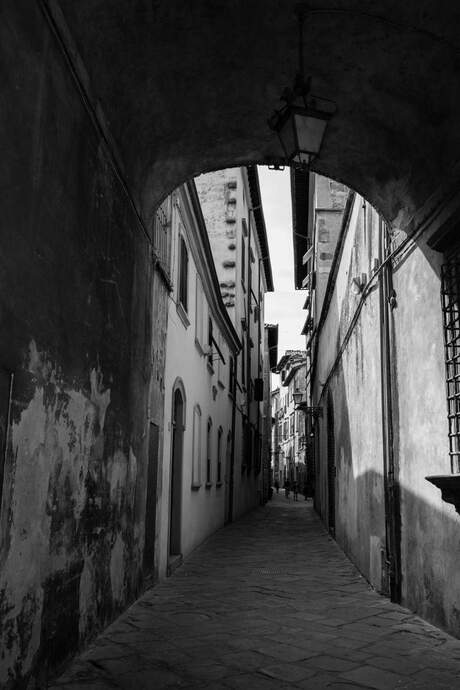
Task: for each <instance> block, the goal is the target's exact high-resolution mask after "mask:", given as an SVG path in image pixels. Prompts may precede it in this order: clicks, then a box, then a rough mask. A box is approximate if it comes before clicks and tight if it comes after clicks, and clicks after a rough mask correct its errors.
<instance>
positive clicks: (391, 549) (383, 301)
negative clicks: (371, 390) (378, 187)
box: [379, 218, 401, 602]
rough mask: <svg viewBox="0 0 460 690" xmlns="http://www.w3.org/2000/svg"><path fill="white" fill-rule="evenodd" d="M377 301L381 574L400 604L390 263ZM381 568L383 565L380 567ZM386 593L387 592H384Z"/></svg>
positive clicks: (384, 237)
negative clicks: (382, 523) (382, 536)
mask: <svg viewBox="0 0 460 690" xmlns="http://www.w3.org/2000/svg"><path fill="white" fill-rule="evenodd" d="M379 239H380V242H379V263H380V264H381V263H382V262H383V261H384V260H385V258H386V257H387V256H388V254H389V246H388V231H387V227H386V224H385V222H384V221H383V219H382V218H379ZM379 286H380V290H379V297H380V365H381V381H382V386H381V389H382V435H383V483H384V501H385V541H386V544H385V573H386V578H385V579H386V589H387V590H388V589H389V594H390V597H391V600H392V601H395V602H399V601H400V600H401V551H400V511H399V489H398V484H397V481H396V479H395V456H394V428H393V393H394V380H393V361H392V329H391V310H392V309H393V308H394V306H395V293H394V290H393V284H392V267H391V261H388V262H387V263H386V264H385V266H384V267H383V269H382V270H381V272H380V276H379ZM382 565H383V564H382ZM387 593H388V591H387Z"/></svg>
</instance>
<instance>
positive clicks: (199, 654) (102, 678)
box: [52, 495, 460, 690]
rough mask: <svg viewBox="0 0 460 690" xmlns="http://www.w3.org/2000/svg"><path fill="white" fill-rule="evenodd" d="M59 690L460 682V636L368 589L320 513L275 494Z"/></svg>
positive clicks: (124, 620) (72, 671)
mask: <svg viewBox="0 0 460 690" xmlns="http://www.w3.org/2000/svg"><path fill="white" fill-rule="evenodd" d="M52 687H53V688H54V689H55V690H57V688H59V689H60V690H73V689H74V688H84V689H85V690H102V689H104V690H105V689H108V688H122V689H123V690H125V689H126V690H131V689H133V690H134V689H136V690H143V689H144V688H149V690H153V689H155V690H156V689H157V688H169V687H173V688H174V687H179V688H213V689H215V690H219V689H224V688H248V690H257V689H258V688H267V690H268V689H270V688H273V689H280V688H308V689H310V688H311V690H321V689H322V688H334V689H336V690H346V689H347V688H377V690H389V689H392V688H398V689H399V688H401V689H403V688H410V689H411V690H412V689H413V690H416V689H417V690H421V689H422V688H423V689H426V690H428V689H429V690H439V689H440V688H444V689H446V688H449V689H451V688H454V689H458V688H460V641H459V640H456V639H454V638H452V637H450V636H449V635H447V634H446V633H444V632H442V631H440V630H438V629H437V628H435V627H433V626H431V625H429V624H427V623H425V622H424V621H423V620H421V619H420V618H418V617H417V616H415V615H413V614H411V613H410V612H409V611H407V610H406V609H404V608H402V607H400V606H396V605H394V604H391V603H390V602H389V601H388V600H387V599H386V598H384V597H382V596H379V595H378V594H376V593H375V592H374V591H372V590H371V589H370V587H369V586H368V584H367V583H366V581H365V580H364V579H363V578H362V577H361V576H360V575H359V573H358V572H357V571H356V569H355V568H354V567H353V566H352V565H351V563H350V562H349V561H348V560H347V558H346V557H345V556H344V555H343V553H342V552H341V551H340V549H339V548H338V546H337V545H336V543H335V542H334V541H333V540H332V539H330V537H329V536H328V535H327V533H326V532H325V530H324V528H323V526H322V524H321V523H320V521H319V520H318V518H317V516H316V514H315V513H314V511H313V509H312V507H311V502H308V503H306V502H305V501H303V499H302V500H301V501H299V502H298V503H294V502H292V499H291V501H290V502H289V501H287V500H286V499H285V498H284V496H281V495H280V496H275V497H274V499H273V500H272V501H271V502H270V503H269V504H268V505H267V506H265V507H264V508H260V509H257V510H255V511H254V512H252V513H251V514H249V515H248V516H246V517H244V518H243V519H241V520H240V521H238V522H237V523H235V524H233V525H230V526H228V527H226V528H224V529H222V530H220V531H219V532H218V533H217V534H215V535H214V536H212V537H211V538H210V539H208V540H207V541H206V543H205V544H204V545H202V546H201V547H199V548H198V549H197V550H196V551H195V552H194V553H193V554H192V555H191V556H190V557H189V558H188V559H187V560H186V561H185V563H184V565H183V566H182V567H181V568H179V569H178V570H176V572H175V574H174V575H173V576H172V577H171V578H169V579H168V580H166V581H165V582H163V583H161V584H159V585H157V586H156V587H154V588H153V589H151V590H149V591H148V592H147V593H146V594H145V595H144V596H142V597H141V598H140V599H139V600H138V601H137V602H136V603H135V604H134V605H133V606H132V607H131V608H130V609H128V611H127V612H126V613H125V614H124V615H123V616H121V617H120V618H119V619H118V620H117V621H116V622H115V623H114V624H113V625H111V626H110V627H109V628H107V630H106V631H105V633H104V634H103V635H101V636H100V637H99V638H98V639H97V640H96V642H95V644H94V645H92V647H91V648H90V649H89V650H88V651H87V652H86V653H85V654H83V655H82V656H81V657H79V658H78V659H77V660H75V661H74V663H73V664H72V666H71V667H70V668H69V669H68V671H67V673H66V674H65V675H64V676H62V677H61V678H60V679H59V681H57V682H55V684H54V685H53V686H52Z"/></svg>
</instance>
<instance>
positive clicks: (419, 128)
mask: <svg viewBox="0 0 460 690" xmlns="http://www.w3.org/2000/svg"><path fill="white" fill-rule="evenodd" d="M45 4H46V5H48V6H50V7H53V8H56V10H53V12H54V15H55V16H56V17H57V18H58V23H59V21H62V22H63V25H67V27H69V32H70V34H71V36H72V37H73V40H74V42H75V46H76V48H77V49H78V51H79V53H80V54H81V57H82V60H83V63H84V66H85V74H87V76H88V77H89V79H88V82H89V84H90V85H91V89H92V90H93V93H94V95H95V98H96V99H97V103H98V104H99V105H100V106H101V107H102V110H103V111H104V112H105V115H106V118H107V120H108V121H109V122H110V129H111V133H112V135H113V137H114V139H115V141H116V142H117V144H118V146H119V147H120V152H121V156H122V159H123V162H124V165H125V166H126V167H125V169H126V175H127V179H128V182H129V184H130V186H131V188H132V190H133V191H134V194H135V197H136V199H137V202H138V203H139V206H140V208H141V209H142V212H143V213H144V214H145V215H146V216H148V214H149V213H150V212H151V210H152V208H153V207H154V206H155V204H156V203H158V201H159V200H160V199H161V198H162V197H163V196H164V195H165V194H166V193H167V192H169V191H171V190H172V189H173V188H174V187H176V186H177V185H178V184H179V183H181V182H183V181H184V180H185V179H187V178H189V177H191V176H194V175H196V174H198V173H201V172H205V171H209V170H215V169H219V168H225V167H231V166H232V165H241V164H248V163H254V162H256V163H263V162H265V161H267V160H279V159H280V155H281V150H280V148H279V144H278V143H277V139H276V137H275V136H274V135H273V133H272V132H271V131H270V129H269V128H268V126H267V123H266V120H267V118H268V116H269V115H270V114H271V112H272V111H273V109H274V108H276V107H279V96H280V94H281V91H282V89H283V88H284V87H285V86H290V85H291V82H292V79H293V77H294V73H295V70H296V65H297V45H296V20H295V17H294V13H295V8H296V7H297V6H298V5H299V3H298V0H290V1H288V2H283V3H279V2H277V1H276V0H254V1H253V2H251V3H247V2H243V1H242V0H239V1H237V2H233V3H231V4H229V3H226V2H219V3H208V2H206V1H205V0H197V1H196V2H194V3H183V2H181V0H172V1H171V0H156V1H155V2H153V3H152V2H147V0H140V1H139V2H136V3H127V2H126V1H125V0H116V1H115V2H111V3H105V2H103V0H91V2H89V1H87V2H82V3H78V4H75V3H73V2H71V0H59V2H56V3H49V2H46V3H45ZM302 5H303V6H304V7H305V9H306V13H307V14H306V23H305V41H304V43H305V45H304V50H305V68H306V71H307V73H308V74H311V75H312V79H313V89H312V90H313V91H314V92H315V93H317V95H319V96H323V97H325V98H329V99H331V100H333V101H334V102H335V103H336V104H337V114H336V116H334V118H333V121H332V122H331V123H330V127H329V129H328V132H327V136H326V139H325V142H324V146H323V149H322V152H321V156H320V158H319V159H318V160H317V162H316V164H315V166H314V167H315V170H316V171H317V172H320V173H322V174H324V175H326V176H328V177H332V178H334V179H337V180H340V181H343V182H345V183H346V184H347V185H348V186H350V187H352V188H354V189H356V190H357V191H359V192H360V193H361V194H363V195H364V196H365V197H366V198H367V199H368V200H369V201H370V202H371V203H372V204H373V205H374V206H375V207H376V208H377V209H378V210H379V211H380V212H382V213H383V215H384V216H385V217H386V218H387V219H388V220H389V221H390V222H392V221H394V222H397V223H399V224H403V225H404V224H406V223H408V222H409V221H410V219H411V218H413V216H414V214H415V213H416V212H417V211H418V210H419V209H420V208H421V207H422V206H423V205H424V204H425V203H426V202H427V200H428V199H429V198H430V197H432V195H433V194H434V193H435V192H438V193H440V194H441V195H442V194H443V192H444V193H447V187H449V188H450V185H451V183H452V182H454V186H455V184H456V182H457V179H458V174H459V170H458V166H457V161H458V159H459V157H460V156H459V154H460V133H459V132H458V128H457V126H456V123H457V122H458V117H459V114H460V87H459V83H458V78H457V77H458V71H459V66H460V62H459V61H460V52H459V46H458V40H457V37H458V28H459V25H460V11H459V9H458V8H457V7H455V6H454V5H453V4H452V3H445V4H444V5H443V6H441V7H440V6H439V3H436V2H434V0H424V2H422V3H420V2H417V1H416V0H410V1H408V2H406V3H395V2H393V1H392V0H384V1H382V2H380V3H378V6H377V5H376V6H374V7H373V8H370V7H369V3H367V2H364V0H346V1H344V2H340V3H331V2H329V0H317V1H316V2H315V3H314V4H313V3H310V2H305V3H302ZM61 33H62V34H65V31H64V29H62V31H61ZM444 186H446V188H444ZM431 202H432V204H433V203H434V199H432V200H431Z"/></svg>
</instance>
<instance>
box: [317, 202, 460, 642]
mask: <svg viewBox="0 0 460 690" xmlns="http://www.w3.org/2000/svg"><path fill="white" fill-rule="evenodd" d="M361 203H362V199H361V198H360V197H358V196H357V197H356V200H355V203H354V208H353V210H352V214H351V219H350V226H349V230H348V232H347V236H346V238H345V242H344V248H343V254H342V258H341V262H340V268H339V270H338V273H337V280H336V284H335V287H334V292H333V297H332V300H331V305H330V308H329V313H328V316H327V319H326V321H325V323H324V327H323V330H322V332H321V336H320V340H319V350H318V352H319V354H318V367H317V372H316V379H315V399H316V400H318V395H319V394H320V392H321V382H324V381H325V380H326V378H327V375H328V373H329V371H330V369H331V367H332V364H333V362H334V358H335V355H336V353H337V351H338V347H339V346H340V344H341V343H342V340H343V336H344V334H345V331H346V328H347V325H348V324H349V323H350V320H351V318H352V316H353V313H354V311H355V308H356V305H357V301H358V298H359V295H358V294H357V292H356V289H354V288H353V284H352V279H353V277H354V276H355V275H360V273H361V272H367V273H368V275H369V271H370V268H371V266H372V261H373V258H374V257H376V256H377V247H376V242H377V227H376V225H375V223H374V226H373V228H371V229H370V232H369V226H368V228H367V229H366V228H365V227H364V224H363V209H362V208H361ZM432 230H433V228H429V229H428V230H427V234H429V232H432ZM393 241H394V242H395V243H397V242H399V241H400V238H398V236H397V235H393ZM369 242H370V245H369ZM442 262H443V256H442V254H440V253H437V252H435V251H433V250H431V249H430V248H429V247H428V246H427V245H426V244H425V241H424V239H423V237H422V238H419V239H418V241H417V245H412V246H411V245H410V244H409V245H408V248H407V249H406V250H405V251H404V252H403V253H402V254H401V255H400V256H399V257H397V259H396V260H394V261H393V277H392V284H393V288H394V290H395V296H396V302H395V306H394V308H393V309H392V310H391V324H390V331H391V343H392V348H391V359H392V379H393V384H392V386H393V391H392V393H393V396H392V401H391V402H392V416H393V419H392V421H393V432H394V441H393V448H394V458H395V477H396V483H397V487H398V489H399V495H400V502H399V505H397V513H398V514H397V523H398V522H399V520H400V534H398V533H397V539H398V540H399V547H400V550H401V603H402V604H403V605H404V606H407V607H409V608H410V609H411V610H413V611H415V612H417V613H418V614H419V615H421V616H423V617H424V618H425V619H426V620H429V621H431V622H432V623H434V624H435V625H438V626H441V627H443V628H445V629H446V630H448V631H449V632H450V633H451V634H453V635H456V636H460V613H459V612H460V594H459V593H460V575H459V573H460V555H459V554H460V551H459V524H460V523H459V521H460V517H459V515H458V514H457V512H456V511H455V508H454V506H452V505H450V504H448V503H445V502H443V501H442V498H441V493H440V491H439V490H438V489H436V488H435V487H434V486H433V485H432V484H431V483H429V482H428V481H427V480H426V479H425V477H426V476H427V475H432V474H435V475H436V474H449V473H450V461H449V454H448V451H449V442H448V425H447V403H446V390H445V370H444V343H443V324H442V311H441V300H440V274H441V264H442ZM379 353H380V343H379V304H378V289H377V288H376V289H375V290H374V291H372V292H371V293H370V294H369V295H368V297H367V299H366V302H365V305H364V307H363V310H362V312H361V315H360V317H359V320H358V322H357V324H356V326H355V328H354V331H353V334H352V336H351V338H350V340H349V342H348V344H347V347H346V349H345V351H344V354H343V357H342V360H341V364H340V366H339V367H338V369H337V371H336V374H335V375H334V376H333V377H332V379H331V380H330V382H329V390H330V391H331V394H332V398H333V402H334V427H335V428H334V431H335V434H334V435H335V459H336V467H337V476H336V483H335V487H336V488H335V491H336V502H335V505H336V538H337V541H338V542H339V544H340V545H341V546H342V547H343V548H344V549H345V551H346V552H347V553H348V555H349V556H350V557H351V558H352V560H353V561H354V562H355V563H356V564H357V565H358V567H359V568H360V570H361V572H362V573H363V574H364V575H365V577H366V578H367V579H368V580H369V581H370V582H371V584H372V585H373V586H374V587H376V588H377V589H381V588H382V586H383V584H384V583H383V577H384V571H383V568H382V565H383V564H382V560H381V555H383V550H384V547H385V513H384V492H383V488H384V487H383V453H382V421H381V419H382V418H381V410H382V408H381V399H380V396H381V378H380V369H379V368H380V354H379ZM322 405H323V411H324V414H323V418H322V420H321V429H320V438H319V449H320V455H319V457H320V462H319V463H318V464H319V468H318V469H319V481H318V503H319V507H320V511H321V515H322V517H323V519H324V520H325V521H326V522H327V518H328V481H327V433H326V432H327V405H326V396H324V397H323V400H322Z"/></svg>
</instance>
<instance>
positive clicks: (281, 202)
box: [258, 166, 305, 386]
mask: <svg viewBox="0 0 460 690" xmlns="http://www.w3.org/2000/svg"><path fill="white" fill-rule="evenodd" d="M258 170H259V180H260V192H261V195H262V205H263V209H264V215H265V224H266V226H267V235H268V245H269V248H270V260H271V264H272V271H273V282H274V284H275V292H274V293H268V294H267V295H266V296H265V323H277V324H278V325H279V340H278V359H280V358H281V357H282V355H283V354H284V352H285V351H286V350H304V349H305V336H303V335H300V332H301V330H302V328H303V325H304V321H305V312H304V311H303V310H302V307H303V304H304V302H305V292H303V291H302V290H295V289H294V250H293V246H292V209H291V185H290V176H289V168H286V169H285V170H284V171H273V170H269V169H268V168H267V167H265V166H260V167H259V168H258ZM277 379H278V377H273V385H274V386H276V385H278V381H277Z"/></svg>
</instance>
